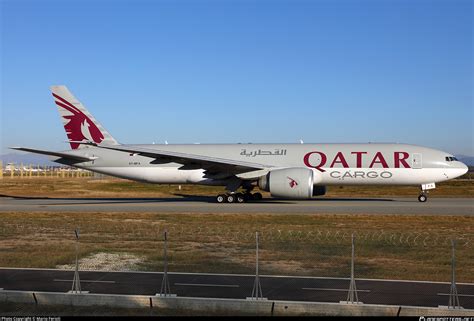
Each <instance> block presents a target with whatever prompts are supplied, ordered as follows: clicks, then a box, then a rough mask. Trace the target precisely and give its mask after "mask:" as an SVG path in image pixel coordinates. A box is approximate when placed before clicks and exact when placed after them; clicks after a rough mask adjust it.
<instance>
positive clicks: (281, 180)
mask: <svg viewBox="0 0 474 321" xmlns="http://www.w3.org/2000/svg"><path fill="white" fill-rule="evenodd" d="M315 176H317V177H315ZM315 178H316V180H315ZM319 181H321V174H319V173H314V172H313V171H312V170H311V169H309V168H302V167H295V168H283V169H275V170H272V171H270V172H269V173H268V174H267V175H265V176H262V177H260V178H259V180H258V186H259V187H260V188H261V189H263V190H264V191H267V192H270V193H271V194H272V196H274V197H283V198H294V199H306V198H311V196H313V195H315V194H314V192H316V190H315V189H314V184H315V183H317V182H319ZM321 187H323V188H324V186H316V189H317V192H318V193H317V194H316V195H324V193H325V188H324V192H323V191H322V190H321ZM321 192H323V194H320V193H321Z"/></svg>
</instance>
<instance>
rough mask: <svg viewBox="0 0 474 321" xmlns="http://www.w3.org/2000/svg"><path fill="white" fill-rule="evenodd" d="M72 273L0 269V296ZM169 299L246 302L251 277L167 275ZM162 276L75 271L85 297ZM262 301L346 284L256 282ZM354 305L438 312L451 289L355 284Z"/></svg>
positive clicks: (56, 282)
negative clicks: (0, 292) (86, 293)
mask: <svg viewBox="0 0 474 321" xmlns="http://www.w3.org/2000/svg"><path fill="white" fill-rule="evenodd" d="M73 275H74V272H73V271H63V270H48V269H10V268H0V288H4V290H22V291H47V292H67V291H69V290H71V286H72V279H73ZM168 276H169V281H170V286H171V293H174V294H177V295H178V296H180V297H209V298H238V299H245V298H246V297H250V296H251V293H252V288H253V284H254V280H255V276H252V275H238V274H194V273H169V274H168ZM162 278H163V274H162V273H151V272H96V271H88V272H85V271H80V279H81V287H82V290H83V291H90V293H107V294H138V295H155V294H156V293H159V291H160V288H161V281H162ZM260 280H261V285H262V290H263V296H264V297H266V298H268V299H269V300H291V301H313V302H339V301H345V300H346V299H347V290H348V289H349V279H341V278H312V277H292V276H261V277H260ZM356 285H357V291H358V297H359V301H362V302H364V303H371V304H388V305H410V306H427V307H437V306H439V305H447V304H448V301H449V292H450V284H449V283H441V282H439V283H436V282H416V281H390V280H367V279H356ZM457 290H458V294H459V301H460V304H461V306H462V307H464V308H469V309H474V284H472V283H468V284H466V283H459V284H457Z"/></svg>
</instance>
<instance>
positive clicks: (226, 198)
mask: <svg viewBox="0 0 474 321" xmlns="http://www.w3.org/2000/svg"><path fill="white" fill-rule="evenodd" d="M262 198H263V197H262V194H260V193H250V192H247V193H230V194H219V195H217V197H216V201H217V203H246V202H248V201H259V200H261V199H262Z"/></svg>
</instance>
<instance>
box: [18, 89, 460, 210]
mask: <svg viewBox="0 0 474 321" xmlns="http://www.w3.org/2000/svg"><path fill="white" fill-rule="evenodd" d="M51 90H52V94H53V97H54V102H55V104H56V105H57V107H58V110H59V114H60V116H61V119H62V121H63V124H64V128H65V130H66V134H67V137H68V139H69V143H70V145H71V150H67V151H60V152H54V151H47V150H40V149H33V148H24V147H12V148H13V149H17V150H23V151H27V152H33V153H38V154H45V155H50V156H52V160H53V161H55V162H57V163H60V164H64V165H70V166H75V167H78V168H82V169H87V170H90V171H94V172H98V173H102V174H107V175H112V176H117V177H122V178H127V179H131V180H135V181H142V182H149V183H164V184H202V185H219V186H225V188H226V191H227V193H226V194H219V195H217V197H216V200H217V202H219V203H223V202H228V203H233V202H239V203H241V202H245V201H248V200H259V199H261V198H262V195H261V194H260V193H253V194H252V193H251V191H252V189H253V188H254V187H255V186H258V187H259V188H260V189H262V190H265V191H268V192H270V193H271V195H272V196H274V197H280V198H290V199H309V198H311V197H312V196H318V195H324V194H325V192H326V186H328V185H418V186H420V187H421V192H420V195H419V197H418V200H419V201H420V202H425V201H426V200H427V195H426V193H427V190H429V189H433V188H435V186H436V183H438V182H443V181H446V180H449V179H453V178H456V177H459V176H461V175H463V174H465V173H466V172H467V170H468V168H467V166H466V165H465V164H463V163H461V162H459V161H458V160H457V159H456V158H455V157H454V156H453V155H452V154H450V153H447V152H443V151H439V150H435V149H431V148H427V147H421V146H415V145H406V144H374V143H369V144H308V143H305V144H302V143H299V144H232V145H231V144H215V145H214V144H213V145H208V144H189V145H184V144H183V145H174V144H147V145H129V144H120V143H118V142H117V140H115V139H114V138H113V137H112V135H110V133H109V132H108V131H107V130H106V129H105V128H104V127H103V126H102V125H101V124H100V123H99V122H98V121H97V120H96V119H95V118H94V117H93V116H92V115H91V114H90V113H89V111H88V110H87V109H86V108H85V107H84V105H83V104H81V103H80V102H79V101H78V100H77V99H76V98H75V97H74V96H73V95H72V93H71V92H70V91H69V90H68V89H67V88H66V87H65V86H52V87H51ZM240 188H242V189H243V190H245V192H244V193H239V192H237V191H238V190H239V189H240Z"/></svg>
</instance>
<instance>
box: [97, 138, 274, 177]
mask: <svg viewBox="0 0 474 321" xmlns="http://www.w3.org/2000/svg"><path fill="white" fill-rule="evenodd" d="M95 146H97V147H99V148H105V149H111V150H117V151H122V152H127V153H130V154H138V155H141V156H145V157H150V158H153V159H154V160H153V161H151V163H152V164H165V163H178V164H183V166H181V167H180V168H179V169H182V170H190V169H201V168H202V169H204V170H205V171H206V177H209V178H214V179H215V178H216V177H217V178H226V177H229V176H230V175H236V174H241V173H247V172H253V171H259V170H264V169H267V168H270V167H272V166H269V165H265V164H259V163H252V162H244V161H238V160H233V159H225V158H218V157H211V156H204V155H195V154H188V153H180V152H173V151H164V150H158V149H152V148H145V147H141V146H135V145H118V146H117V145H95ZM229 174H230V175H229ZM221 176H222V177H221Z"/></svg>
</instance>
